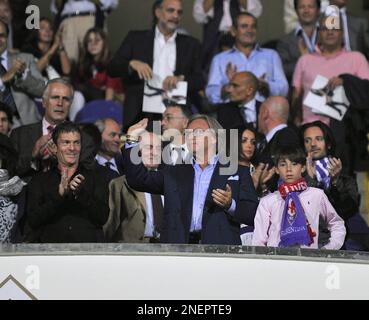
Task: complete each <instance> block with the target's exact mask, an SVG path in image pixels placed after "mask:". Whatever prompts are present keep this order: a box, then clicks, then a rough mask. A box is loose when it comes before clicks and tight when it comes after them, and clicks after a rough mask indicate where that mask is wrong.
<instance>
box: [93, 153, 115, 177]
mask: <svg viewBox="0 0 369 320" xmlns="http://www.w3.org/2000/svg"><path fill="white" fill-rule="evenodd" d="M95 159H96V161H97V163H98V164H99V165H101V166H104V167H106V165H105V164H106V163H107V162H110V163H111V165H110V166H109V169H110V170H113V171H115V172H116V173H118V174H120V173H119V170H118V167H117V163H116V162H115V159H114V158H112V159H110V160H108V159H105V158H104V157H102V156H101V155H99V154H97V155H96V157H95Z"/></svg>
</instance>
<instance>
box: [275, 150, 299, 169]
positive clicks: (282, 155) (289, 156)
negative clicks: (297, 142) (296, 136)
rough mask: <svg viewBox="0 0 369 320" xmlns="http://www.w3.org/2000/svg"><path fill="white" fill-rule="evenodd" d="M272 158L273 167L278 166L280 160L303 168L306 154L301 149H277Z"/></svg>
mask: <svg viewBox="0 0 369 320" xmlns="http://www.w3.org/2000/svg"><path fill="white" fill-rule="evenodd" d="M272 158H273V161H274V164H275V166H278V163H279V161H281V160H290V161H291V162H296V163H299V164H301V165H303V166H304V165H305V164H306V154H305V152H304V150H302V148H300V147H297V146H282V147H277V148H276V149H275V150H274V154H273V157H272Z"/></svg>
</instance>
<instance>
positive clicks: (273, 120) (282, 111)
mask: <svg viewBox="0 0 369 320" xmlns="http://www.w3.org/2000/svg"><path fill="white" fill-rule="evenodd" d="M289 112H290V106H289V103H288V100H287V99H286V98H284V97H279V96H276V97H270V98H268V99H267V100H265V101H264V102H263V104H262V105H261V107H260V112H259V119H258V121H259V129H260V131H261V132H262V133H264V134H267V133H268V132H269V131H270V130H272V129H273V128H275V127H277V126H279V125H281V124H287V121H288V117H289Z"/></svg>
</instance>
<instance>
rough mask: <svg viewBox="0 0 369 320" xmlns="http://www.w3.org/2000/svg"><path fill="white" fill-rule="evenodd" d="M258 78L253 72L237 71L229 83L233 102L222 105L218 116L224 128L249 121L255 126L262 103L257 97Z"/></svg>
mask: <svg viewBox="0 0 369 320" xmlns="http://www.w3.org/2000/svg"><path fill="white" fill-rule="evenodd" d="M258 83H259V82H258V79H257V78H256V77H255V76H254V75H253V74H252V73H251V72H239V73H236V74H235V75H234V76H233V77H232V79H231V82H230V83H229V89H228V92H229V98H230V100H231V102H229V103H226V104H223V105H220V106H219V107H218V111H217V118H218V121H219V123H220V124H221V126H222V127H223V128H224V129H237V128H240V127H242V126H244V125H246V124H248V123H251V124H252V125H253V126H254V127H255V128H257V125H258V120H257V119H258V114H259V109H260V105H261V103H260V102H259V101H257V100H256V99H255V96H256V92H257V90H258Z"/></svg>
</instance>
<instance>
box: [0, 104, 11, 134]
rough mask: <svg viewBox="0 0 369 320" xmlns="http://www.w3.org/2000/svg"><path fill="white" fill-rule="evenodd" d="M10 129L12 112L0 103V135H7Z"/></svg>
mask: <svg viewBox="0 0 369 320" xmlns="http://www.w3.org/2000/svg"><path fill="white" fill-rule="evenodd" d="M11 127H12V112H11V110H10V108H9V107H8V106H7V105H6V104H5V103H3V102H1V101H0V133H1V134H4V135H6V136H7V135H9V132H10V129H11Z"/></svg>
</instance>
